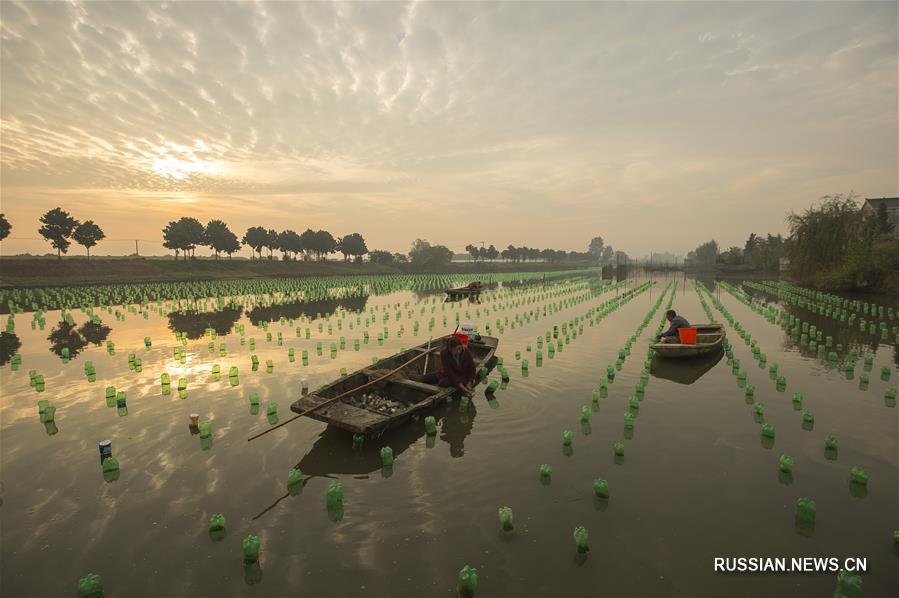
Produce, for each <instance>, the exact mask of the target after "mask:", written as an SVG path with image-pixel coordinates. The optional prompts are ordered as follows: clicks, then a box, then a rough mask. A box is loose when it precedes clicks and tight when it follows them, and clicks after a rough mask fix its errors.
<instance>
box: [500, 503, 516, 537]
mask: <svg viewBox="0 0 899 598" xmlns="http://www.w3.org/2000/svg"><path fill="white" fill-rule="evenodd" d="M499 523H500V526H501V527H502V529H503V531H504V532H511V531H512V529H513V526H512V509H511V508H509V507H500V508H499Z"/></svg>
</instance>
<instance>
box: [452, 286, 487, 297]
mask: <svg viewBox="0 0 899 598" xmlns="http://www.w3.org/2000/svg"><path fill="white" fill-rule="evenodd" d="M444 291H445V292H446V294H447V295H449V296H450V297H454V296H460V295H480V294H481V285H477V286H475V287H470V286H464V287H458V288H455V289H445V290H444Z"/></svg>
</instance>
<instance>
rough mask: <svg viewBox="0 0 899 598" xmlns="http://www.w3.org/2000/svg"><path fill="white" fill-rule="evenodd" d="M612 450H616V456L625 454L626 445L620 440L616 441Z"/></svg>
mask: <svg viewBox="0 0 899 598" xmlns="http://www.w3.org/2000/svg"><path fill="white" fill-rule="evenodd" d="M612 450H613V451H614V453H615V456H616V457H623V456H624V445H623V444H621V443H620V442H616V443H615V444H613V445H612Z"/></svg>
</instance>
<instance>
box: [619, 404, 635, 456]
mask: <svg viewBox="0 0 899 598" xmlns="http://www.w3.org/2000/svg"><path fill="white" fill-rule="evenodd" d="M634 419H635V418H634V414H633V413H625V414H624V429H625V430H633V429H634ZM615 454H616V455H617V454H618V453H615Z"/></svg>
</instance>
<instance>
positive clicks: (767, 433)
mask: <svg viewBox="0 0 899 598" xmlns="http://www.w3.org/2000/svg"><path fill="white" fill-rule="evenodd" d="M762 436H764V437H765V438H774V425H772V424H765V425H763V426H762Z"/></svg>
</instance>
